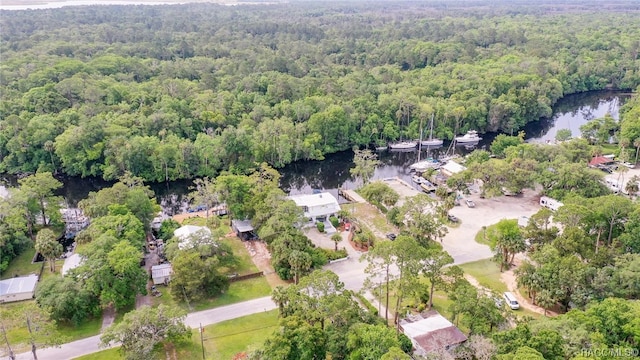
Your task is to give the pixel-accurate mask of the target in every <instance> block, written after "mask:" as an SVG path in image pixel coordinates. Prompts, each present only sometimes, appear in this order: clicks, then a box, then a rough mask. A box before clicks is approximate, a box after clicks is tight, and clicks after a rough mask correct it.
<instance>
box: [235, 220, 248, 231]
mask: <svg viewBox="0 0 640 360" xmlns="http://www.w3.org/2000/svg"><path fill="white" fill-rule="evenodd" d="M231 225H232V226H233V228H234V229H236V231H238V232H241V233H244V232H249V231H253V226H252V225H251V220H232V221H231Z"/></svg>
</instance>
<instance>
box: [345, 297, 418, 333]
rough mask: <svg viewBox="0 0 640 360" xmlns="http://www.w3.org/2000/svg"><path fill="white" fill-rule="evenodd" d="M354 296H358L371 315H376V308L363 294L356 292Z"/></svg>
mask: <svg viewBox="0 0 640 360" xmlns="http://www.w3.org/2000/svg"><path fill="white" fill-rule="evenodd" d="M355 296H356V297H357V298H358V300H359V301H360V303H361V304H362V305H364V307H366V308H367V311H369V312H370V313H371V314H373V316H378V309H376V308H375V307H374V306H373V305H371V303H370V302H369V300H367V299H366V298H365V297H364V296H362V294H358V293H356V294H355ZM409 341H411V340H409Z"/></svg>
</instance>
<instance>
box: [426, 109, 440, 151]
mask: <svg viewBox="0 0 640 360" xmlns="http://www.w3.org/2000/svg"><path fill="white" fill-rule="evenodd" d="M442 143H443V141H442V139H434V138H433V114H431V131H430V132H429V138H428V139H426V140H420V144H422V146H442Z"/></svg>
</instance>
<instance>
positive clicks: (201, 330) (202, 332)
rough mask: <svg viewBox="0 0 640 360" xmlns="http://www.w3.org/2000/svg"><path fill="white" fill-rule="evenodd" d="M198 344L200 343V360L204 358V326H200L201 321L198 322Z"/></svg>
mask: <svg viewBox="0 0 640 360" xmlns="http://www.w3.org/2000/svg"><path fill="white" fill-rule="evenodd" d="M200 344H201V345H202V360H205V358H204V328H203V327H202V323H200Z"/></svg>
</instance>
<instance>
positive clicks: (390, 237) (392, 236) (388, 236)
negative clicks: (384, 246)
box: [387, 233, 397, 241]
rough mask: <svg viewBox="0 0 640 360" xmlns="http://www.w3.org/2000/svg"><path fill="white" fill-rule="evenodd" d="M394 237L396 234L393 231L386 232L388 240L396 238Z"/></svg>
mask: <svg viewBox="0 0 640 360" xmlns="http://www.w3.org/2000/svg"><path fill="white" fill-rule="evenodd" d="M396 237H397V235H396V234H394V233H388V234H387V239H389V240H391V241H393V240H395V239H396Z"/></svg>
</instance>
